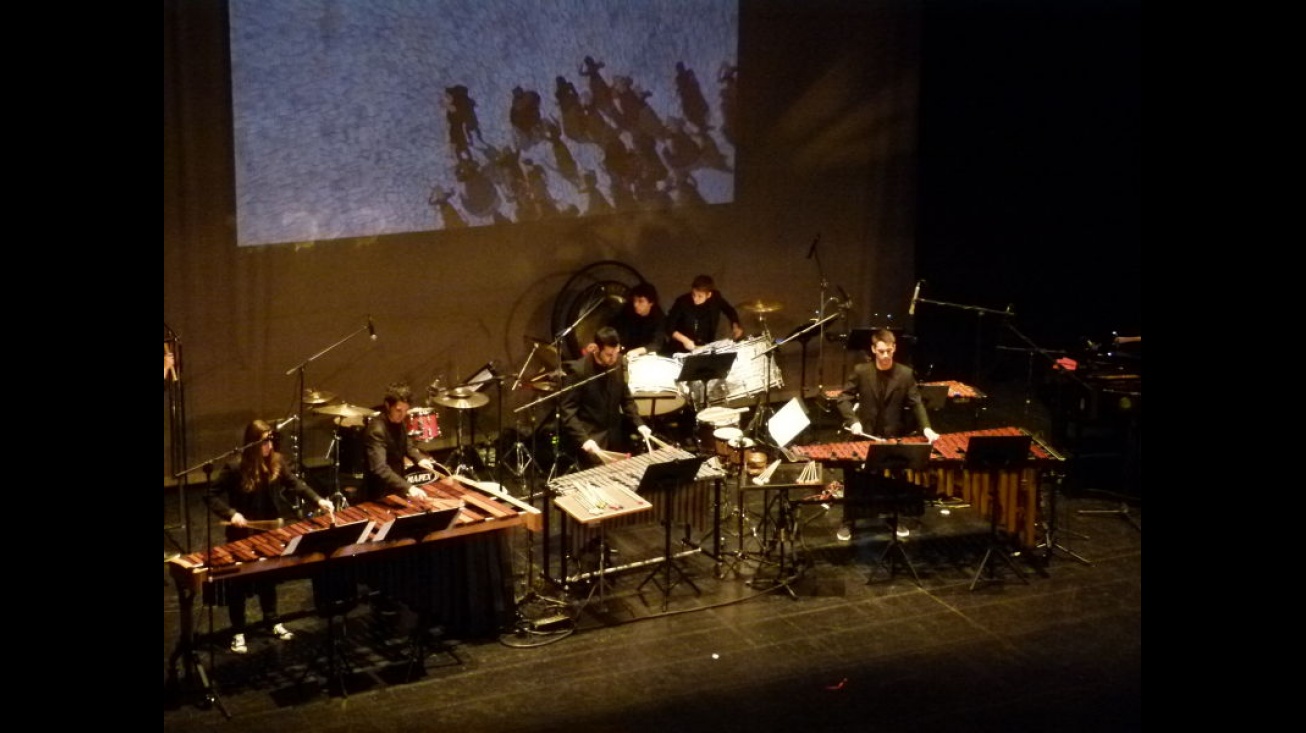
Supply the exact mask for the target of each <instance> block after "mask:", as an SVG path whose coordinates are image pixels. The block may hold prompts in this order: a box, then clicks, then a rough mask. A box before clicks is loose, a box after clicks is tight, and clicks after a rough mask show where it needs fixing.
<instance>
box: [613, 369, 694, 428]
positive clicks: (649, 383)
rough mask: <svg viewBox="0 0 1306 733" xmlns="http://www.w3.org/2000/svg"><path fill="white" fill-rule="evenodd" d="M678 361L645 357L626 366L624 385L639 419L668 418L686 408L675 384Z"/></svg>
mask: <svg viewBox="0 0 1306 733" xmlns="http://www.w3.org/2000/svg"><path fill="white" fill-rule="evenodd" d="M680 366H681V365H680V362H678V361H676V360H675V359H668V358H667V357H664V356H656V355H654V354H644V355H642V356H637V357H635V358H633V359H631V360H629V361H628V362H627V364H626V384H627V385H628V386H629V387H630V393H631V395H632V396H633V397H634V398H635V404H636V405H637V406H638V407H639V414H640V416H642V417H650V416H653V415H668V414H670V413H673V412H675V411H676V410H679V409H680V408H682V407H684V406H685V396H684V395H683V394H681V392H680V388H679V386H677V384H676V377H678V376H680Z"/></svg>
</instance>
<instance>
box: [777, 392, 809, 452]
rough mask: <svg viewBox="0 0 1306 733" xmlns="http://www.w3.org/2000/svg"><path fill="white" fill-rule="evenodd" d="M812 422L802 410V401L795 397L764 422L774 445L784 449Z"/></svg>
mask: <svg viewBox="0 0 1306 733" xmlns="http://www.w3.org/2000/svg"><path fill="white" fill-rule="evenodd" d="M811 424H812V421H811V420H810V419H808V417H807V411H806V410H804V409H803V403H802V400H799V399H798V398H797V397H795V398H793V399H791V400H789V401H788V402H786V403H785V406H784V407H781V408H780V409H779V410H777V411H776V413H775V415H772V416H771V419H770V420H767V421H766V428H767V430H768V431H770V433H771V439H772V440H774V441H775V444H776V445H778V446H780V447H781V448H784V447H785V446H787V445H789V443H791V442H792V441H793V439H794V438H796V437H798V434H799V433H801V432H803V431H804V430H806V429H807V426H808V425H811Z"/></svg>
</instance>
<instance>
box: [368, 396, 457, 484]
mask: <svg viewBox="0 0 1306 733" xmlns="http://www.w3.org/2000/svg"><path fill="white" fill-rule="evenodd" d="M412 399H413V391H412V389H411V388H410V387H409V386H408V385H407V384H404V383H403V382H395V383H393V384H391V385H390V386H388V387H386V390H385V397H384V398H383V399H382V405H381V416H380V417H378V418H373V419H372V420H369V421H368V423H367V427H366V428H365V429H364V432H363V447H364V450H365V451H366V455H367V464H366V467H365V469H364V475H363V496H362V497H361V498H362V499H363V500H365V501H376V500H378V499H380V498H381V497H383V496H385V495H386V494H399V495H401V496H407V497H409V498H413V499H422V498H425V497H426V492H424V491H422V490H421V489H420V488H418V487H416V486H413V485H411V484H409V483H408V480H407V479H405V478H404V471H405V469H406V468H407V466H405V465H404V459H408V460H409V461H412V462H413V463H414V464H416V465H418V466H421V467H422V468H425V469H426V470H428V471H434V470H435V463H434V461H432V460H431V458H430V457H429V456H427V455H426V454H424V453H422V452H421V451H420V450H418V449H417V446H415V445H412V444H410V443H409V442H408V410H409V409H410V408H411V407H412ZM444 480H445V481H446V482H448V483H450V484H452V483H453V480H452V479H450V478H448V477H445V479H444Z"/></svg>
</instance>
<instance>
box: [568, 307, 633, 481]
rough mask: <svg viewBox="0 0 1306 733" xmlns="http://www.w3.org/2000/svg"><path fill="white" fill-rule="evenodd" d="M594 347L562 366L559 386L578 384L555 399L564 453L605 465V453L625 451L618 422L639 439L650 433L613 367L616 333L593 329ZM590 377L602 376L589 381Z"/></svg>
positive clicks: (608, 328) (617, 349)
mask: <svg viewBox="0 0 1306 733" xmlns="http://www.w3.org/2000/svg"><path fill="white" fill-rule="evenodd" d="M594 346H595V348H594V349H587V353H585V354H583V355H582V356H581V358H579V359H576V360H575V361H568V362H564V363H563V386H564V387H568V386H571V385H575V384H578V383H581V382H584V384H582V385H581V386H579V387H577V388H576V389H573V390H571V391H568V392H565V393H564V394H562V396H561V397H559V398H558V400H559V405H558V415H559V420H560V423H559V424H560V426H561V428H560V431H561V434H562V437H563V438H564V440H565V443H564V449H565V450H567V451H570V452H573V453H575V452H576V451H577V450H578V449H579V452H580V454H581V456H582V457H583V458H584V460H585V462H586V463H587V464H588V465H590V466H597V465H600V464H602V463H606V462H607V460H606V457H605V453H606V452H608V451H619V452H629V448H630V447H629V445H628V440H627V433H626V429H625V426H624V425H623V418H624V419H625V420H629V421H630V423H631V424H632V425H633V426H634V427H635V429H636V430H638V431H639V434H640V435H641V436H643V437H644V438H645V439H647V438H648V437H649V436H650V435H652V434H653V430H652V429H651V428H649V427H648V426H647V425H645V424H644V420H643V419H642V418H641V417H640V415H639V408H638V406H636V404H635V398H634V397H632V396H631V393H630V387H629V386H628V385H627V384H626V379H625V375H624V374H623V372H624V371H625V370H624V369H620V368H614V367H616V366H617V365H618V364H619V363H620V362H621V337H620V336H619V335H618V334H617V331H616V329H614V328H612V327H611V326H604V327H602V328H600V329H599V330H597V331H595V332H594ZM596 375H603V376H600V377H598V378H597V379H595V378H593V377H595V376H596ZM587 379H588V380H590V381H588V382H586V381H585V380H587Z"/></svg>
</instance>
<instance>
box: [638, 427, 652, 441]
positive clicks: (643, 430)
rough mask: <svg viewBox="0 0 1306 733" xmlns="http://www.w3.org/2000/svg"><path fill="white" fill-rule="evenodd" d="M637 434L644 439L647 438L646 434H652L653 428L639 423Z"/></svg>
mask: <svg viewBox="0 0 1306 733" xmlns="http://www.w3.org/2000/svg"><path fill="white" fill-rule="evenodd" d="M639 434H640V435H641V436H643V437H644V440H648V436H650V435H652V434H653V428H650V427H649V426H647V425H640V426H639Z"/></svg>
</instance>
